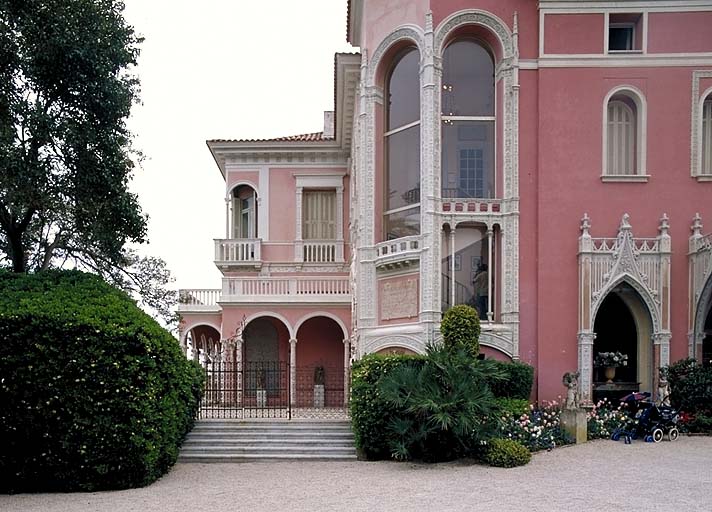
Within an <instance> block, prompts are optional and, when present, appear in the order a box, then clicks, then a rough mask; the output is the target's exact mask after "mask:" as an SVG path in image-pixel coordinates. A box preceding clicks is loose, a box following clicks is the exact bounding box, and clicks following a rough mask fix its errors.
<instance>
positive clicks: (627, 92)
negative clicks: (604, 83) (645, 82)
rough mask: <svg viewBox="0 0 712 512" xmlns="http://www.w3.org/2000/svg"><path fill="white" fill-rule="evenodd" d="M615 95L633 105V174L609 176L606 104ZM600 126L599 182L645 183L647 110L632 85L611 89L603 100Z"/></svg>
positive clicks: (643, 97) (643, 99)
mask: <svg viewBox="0 0 712 512" xmlns="http://www.w3.org/2000/svg"><path fill="white" fill-rule="evenodd" d="M616 95H623V96H627V97H628V98H630V99H631V100H632V101H633V103H635V110H636V112H635V122H636V130H635V151H636V154H635V155H634V158H635V174H610V173H609V171H608V104H609V103H610V101H611V98H613V97H614V96H616ZM602 120H603V122H602V123H601V124H602V146H603V151H602V160H601V162H602V171H601V181H604V182H606V181H635V182H646V181H648V179H649V178H650V175H649V174H647V158H646V157H647V124H648V108H647V104H646V101H645V96H644V95H643V93H642V92H641V91H640V90H639V89H638V88H636V87H634V86H632V85H621V86H618V87H615V88H613V89H612V90H610V91H609V92H608V94H606V96H605V98H604V99H603V116H602Z"/></svg>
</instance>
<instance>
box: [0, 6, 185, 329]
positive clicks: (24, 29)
mask: <svg viewBox="0 0 712 512" xmlns="http://www.w3.org/2000/svg"><path fill="white" fill-rule="evenodd" d="M123 9H124V4H123V2H122V1H119V0H0V266H2V264H3V263H4V264H5V265H6V266H10V267H11V268H12V270H13V271H15V272H33V271H41V270H46V269H48V268H51V267H64V266H73V267H78V268H82V269H86V270H90V271H92V272H94V273H97V274H99V275H101V276H102V277H104V279H105V280H107V281H108V282H110V283H112V284H114V285H116V286H118V287H120V288H122V289H123V290H125V291H127V292H129V293H130V294H131V295H132V296H134V297H136V298H138V300H139V304H140V305H142V306H144V307H147V308H148V309H150V310H152V311H153V312H155V313H156V314H158V315H159V316H160V317H162V318H163V320H164V322H165V323H168V324H173V325H175V318H174V315H173V313H171V308H172V306H173V305H175V302H176V293H175V292H174V291H171V290H168V289H167V288H166V285H167V284H168V283H170V282H171V281H172V279H171V277H170V273H169V272H168V270H167V269H166V265H165V262H164V261H163V260H161V259H159V258H155V257H150V256H149V257H139V256H138V255H137V254H136V253H135V252H134V251H131V250H127V249H126V248H125V247H126V245H127V244H128V243H140V242H143V241H144V239H145V235H146V218H145V216H144V215H143V214H142V213H141V208H140V206H139V203H138V198H137V197H136V195H135V194H132V193H130V192H129V191H128V188H127V187H128V182H129V179H130V177H131V171H132V169H133V161H132V157H138V156H139V155H138V153H137V152H136V151H134V150H133V149H132V146H131V133H130V132H129V130H128V129H127V127H126V119H127V117H128V116H129V113H130V110H131V106H132V104H133V103H134V102H136V101H138V80H137V78H136V77H135V76H133V74H132V73H131V69H132V67H133V66H135V64H136V59H137V57H138V54H139V49H138V45H139V43H140V42H141V39H140V38H139V37H137V36H136V34H135V33H134V31H133V28H132V27H131V26H129V25H128V24H127V23H126V21H125V20H124V19H123V16H122V13H123Z"/></svg>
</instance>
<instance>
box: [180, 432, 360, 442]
mask: <svg viewBox="0 0 712 512" xmlns="http://www.w3.org/2000/svg"><path fill="white" fill-rule="evenodd" d="M353 439H354V437H353V435H339V436H320V435H279V436H267V435H262V436H260V435H253V434H245V435H217V434H216V435H207V434H206V435H195V434H191V435H189V436H188V437H187V438H186V439H185V443H200V444H210V443H217V444H219V443H220V442H221V441H226V442H228V441H229V442H236V441H240V442H242V441H244V440H250V441H253V442H259V443H275V442H285V443H298V442H310V443H319V444H333V443H344V442H353Z"/></svg>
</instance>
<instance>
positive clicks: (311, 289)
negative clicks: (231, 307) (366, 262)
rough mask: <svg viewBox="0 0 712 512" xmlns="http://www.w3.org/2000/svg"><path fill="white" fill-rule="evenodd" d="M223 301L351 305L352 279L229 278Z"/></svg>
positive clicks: (225, 286)
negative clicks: (350, 280)
mask: <svg viewBox="0 0 712 512" xmlns="http://www.w3.org/2000/svg"><path fill="white" fill-rule="evenodd" d="M220 302H222V303H226V302H249V303H265V302H269V303H279V302H287V303H290V304H294V303H330V304H333V303H337V304H349V303H351V285H350V282H349V277H348V276H335V277H332V276H316V277H226V278H223V288H222V297H221V299H220Z"/></svg>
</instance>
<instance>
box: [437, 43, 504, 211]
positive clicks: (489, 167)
mask: <svg viewBox="0 0 712 512" xmlns="http://www.w3.org/2000/svg"><path fill="white" fill-rule="evenodd" d="M442 84H443V85H442V102H441V103H442V194H443V197H459V198H468V197H472V198H490V197H494V196H495V143H494V142H495V141H494V134H495V93H494V62H493V60H492V56H491V55H490V53H489V52H488V51H487V50H486V49H485V48H484V47H483V46H482V45H481V44H480V43H478V42H477V41H476V40H474V39H464V40H459V41H456V42H454V43H452V44H450V45H448V46H447V47H446V48H445V50H444V52H443V81H442Z"/></svg>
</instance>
